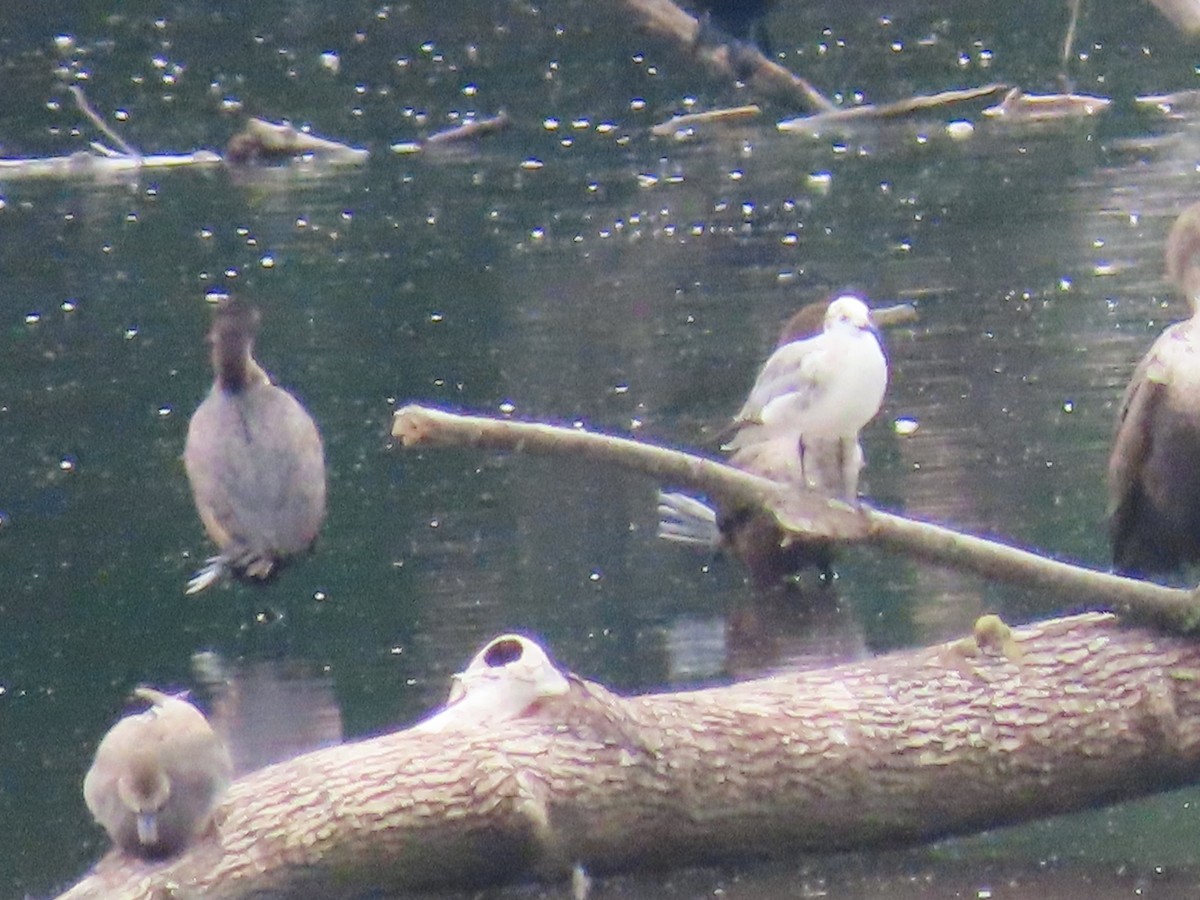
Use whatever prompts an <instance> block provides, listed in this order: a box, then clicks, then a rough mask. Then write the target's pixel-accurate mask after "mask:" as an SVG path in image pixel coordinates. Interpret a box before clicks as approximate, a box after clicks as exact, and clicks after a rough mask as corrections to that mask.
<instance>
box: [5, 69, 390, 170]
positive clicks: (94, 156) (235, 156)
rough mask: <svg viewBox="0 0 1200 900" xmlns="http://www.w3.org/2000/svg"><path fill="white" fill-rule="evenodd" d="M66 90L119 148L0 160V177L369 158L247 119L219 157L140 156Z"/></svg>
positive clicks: (78, 91) (206, 153) (77, 93)
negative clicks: (265, 161)
mask: <svg viewBox="0 0 1200 900" xmlns="http://www.w3.org/2000/svg"><path fill="white" fill-rule="evenodd" d="M70 91H71V96H72V97H73V98H74V99H75V104H76V105H77V106H78V107H79V110H80V112H82V113H83V115H84V116H85V117H86V118H87V119H88V121H89V122H91V123H92V125H94V126H95V127H96V129H97V130H98V131H99V132H100V133H101V134H103V135H104V137H106V138H107V139H108V140H110V141H112V143H114V144H116V145H117V147H118V148H120V149H118V150H114V149H113V148H111V147H108V146H106V145H104V144H102V143H100V142H98V141H91V142H90V143H89V146H90V147H91V152H90V153H89V152H86V151H82V150H81V151H79V152H77V153H72V154H70V155H69V156H50V157H25V158H19V159H0V178H3V179H6V180H10V181H11V180H16V179H28V178H88V179H105V178H127V177H129V176H130V175H137V174H138V173H140V172H142V171H143V170H147V171H148V170H158V169H176V168H180V167H186V166H213V165H218V164H220V163H222V162H226V163H231V164H238V163H246V162H252V161H260V160H283V159H301V160H305V161H309V160H319V161H320V162H321V163H323V164H338V165H347V164H349V165H361V164H362V163H364V162H366V160H367V157H368V156H369V155H370V154H369V152H368V151H367V150H363V149H359V148H357V147H351V146H349V145H347V144H343V143H341V142H340V141H333V140H329V139H327V138H322V137H318V136H317V135H314V134H310V133H308V132H306V131H300V130H297V129H296V128H294V127H292V126H291V125H290V124H288V123H286V122H285V123H282V124H275V123H273V122H267V121H265V120H263V119H250V120H249V121H248V122H247V123H246V125H245V127H244V128H243V130H242V131H240V132H238V133H237V134H235V135H234V136H233V137H232V138H231V139H230V141H229V144H228V146H227V147H226V150H225V156H224V157H222V156H221V155H219V154H217V153H214V152H213V151H211V150H195V151H193V152H191V153H156V154H150V155H145V154H143V153H142V152H141V151H140V150H138V149H137V148H135V147H133V146H132V145H131V144H129V143H128V142H126V141H125V139H124V138H122V137H121V136H120V135H119V134H117V132H116V131H115V130H114V129H113V128H112V126H110V125H109V124H108V123H107V122H105V121H104V119H103V118H101V116H100V114H99V113H97V112H96V110H95V109H93V108H92V106H91V104H89V103H88V101H87V97H86V96H84V93H83V89H82V88H80V87H79V86H78V85H72V86H71V88H70Z"/></svg>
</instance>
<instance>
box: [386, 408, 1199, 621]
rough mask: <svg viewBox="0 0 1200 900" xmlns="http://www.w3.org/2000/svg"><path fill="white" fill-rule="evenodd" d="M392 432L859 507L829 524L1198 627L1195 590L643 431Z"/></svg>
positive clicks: (714, 489)
mask: <svg viewBox="0 0 1200 900" xmlns="http://www.w3.org/2000/svg"><path fill="white" fill-rule="evenodd" d="M392 434H393V436H394V437H396V438H398V439H399V440H400V441H401V442H402V443H403V444H404V445H406V446H413V445H434V446H438V445H442V446H452V445H466V446H472V447H480V448H486V449H492V450H519V451H522V452H526V453H539V454H551V455H557V454H564V455H570V456H571V457H573V458H576V459H578V458H580V457H583V458H587V459H592V460H595V461H597V462H602V463H607V464H613V465H619V466H623V467H624V468H628V469H633V470H635V471H638V472H642V473H644V474H646V475H649V476H651V477H653V478H657V479H658V480H660V481H663V482H666V483H669V484H673V485H679V486H682V487H686V488H689V489H691V490H695V491H698V492H701V493H705V494H709V495H710V496H712V497H714V498H715V499H717V500H718V501H719V502H723V503H732V504H737V505H751V504H754V505H765V506H766V507H767V508H768V509H770V510H771V511H772V512H773V513H775V515H776V517H777V518H778V519H779V521H780V526H781V527H783V528H784V529H785V530H786V529H789V528H790V529H791V530H792V531H793V532H794V533H796V534H797V535H798V536H800V537H803V536H805V535H806V533H808V532H807V531H806V528H805V522H807V521H815V520H817V519H824V518H826V517H827V516H826V513H825V512H824V511H825V510H826V509H827V510H828V515H831V516H833V517H835V521H836V520H842V521H847V520H848V519H849V517H861V519H862V525H861V527H859V528H858V529H855V528H853V527H851V526H850V524H849V522H847V527H844V528H838V527H836V526H835V527H834V528H833V529H829V528H823V529H822V530H821V531H820V532H818V533H819V534H820V535H821V536H825V535H828V534H829V533H830V531H831V530H834V531H836V533H839V534H843V535H856V534H857V535H861V536H862V537H863V538H864V539H866V540H869V541H871V542H872V543H874V544H877V545H879V546H881V547H884V548H886V549H889V550H892V551H895V552H899V553H905V554H908V555H910V556H914V557H917V558H920V559H924V560H927V561H929V562H935V563H938V564H940V565H945V566H951V567H954V568H961V569H967V570H969V571H972V572H975V573H977V574H979V575H983V576H984V577H987V578H992V579H996V580H1000V581H1009V582H1016V583H1021V584H1027V585H1030V586H1033V587H1037V588H1040V589H1042V590H1045V591H1050V592H1053V593H1055V594H1056V595H1058V596H1060V597H1063V598H1066V599H1069V600H1070V601H1071V602H1072V603H1075V604H1079V605H1084V606H1089V607H1092V608H1096V609H1110V610H1115V611H1118V612H1121V613H1123V614H1126V615H1129V616H1131V617H1134V618H1136V619H1138V620H1140V621H1143V622H1148V623H1153V624H1156V625H1159V626H1161V627H1165V628H1168V629H1170V630H1174V631H1179V632H1181V633H1192V632H1194V631H1195V630H1196V629H1197V627H1200V602H1198V600H1197V597H1196V594H1195V592H1194V591H1185V590H1179V589H1176V588H1167V587H1162V586H1160V585H1156V584H1151V583H1150V582H1146V581H1138V580H1136V579H1132V578H1123V577H1121V576H1118V575H1112V574H1109V573H1107V572H1098V571H1095V570H1093V569H1086V568H1083V567H1081V566H1075V565H1071V564H1069V563H1064V562H1059V561H1057V560H1053V559H1048V558H1046V557H1044V556H1040V555H1038V554H1036V553H1031V552H1029V551H1027V550H1020V549H1017V548H1015V547H1011V546H1009V545H1007V544H1003V543H1000V542H998V541H993V540H987V539H984V538H980V537H975V536H972V535H968V534H963V533H961V532H957V531H954V530H952V529H950V528H945V527H942V526H940V525H934V524H931V523H928V522H920V521H918V520H915V519H910V518H906V517H904V516H898V515H894V514H891V513H886V512H882V511H880V510H876V509H871V508H869V507H866V506H863V507H861V508H860V509H851V508H849V507H847V506H845V504H841V503H838V502H837V501H833V500H827V499H826V498H824V497H822V496H820V495H819V494H815V493H812V494H809V495H808V496H801V494H803V493H804V492H798V491H791V492H787V493H781V491H780V486H779V485H778V484H777V483H776V482H773V481H770V480H768V479H765V478H760V477H758V476H756V475H751V474H749V473H747V472H743V471H741V470H739V469H734V468H732V467H731V466H727V465H725V464H724V463H721V462H718V461H716V460H713V459H707V458H705V457H701V456H695V455H693V454H690V453H682V452H680V451H677V450H671V449H668V448H666V447H658V446H654V445H651V444H647V443H644V442H641V441H634V440H630V439H627V438H617V437H612V436H609V435H603V434H596V433H594V432H588V431H584V430H582V429H576V428H563V427H557V426H553V425H543V424H538V423H527V422H514V421H511V420H508V419H495V418H489V417H484V416H464V415H456V414H453V413H447V412H443V411H440V410H435V409H429V408H426V407H421V406H406V407H404V408H403V409H401V410H400V411H399V412H397V413H396V417H395V420H394V422H393V426H392Z"/></svg>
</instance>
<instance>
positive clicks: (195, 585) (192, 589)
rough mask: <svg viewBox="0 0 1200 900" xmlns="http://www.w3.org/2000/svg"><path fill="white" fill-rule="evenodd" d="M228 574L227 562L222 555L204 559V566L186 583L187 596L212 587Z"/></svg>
mask: <svg viewBox="0 0 1200 900" xmlns="http://www.w3.org/2000/svg"><path fill="white" fill-rule="evenodd" d="M229 575H230V571H229V563H228V562H227V561H226V559H225V557H224V556H213V557H210V558H208V559H206V560H205V561H204V568H202V569H199V570H198V571H197V572H196V574H195V575H193V576H192V577H191V580H190V581H188V583H187V590H186V591H185V592H184V593H186V594H187V595H188V596H191V595H192V594H198V593H200V592H201V591H203V590H206V589H208V588H210V587H212V586H213V585H214V584H216V583H217V582H219V581H224V580H225V579H226V578H228V577H229Z"/></svg>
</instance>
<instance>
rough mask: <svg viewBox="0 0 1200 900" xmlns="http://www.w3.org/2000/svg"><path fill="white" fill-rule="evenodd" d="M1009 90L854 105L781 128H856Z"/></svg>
mask: <svg viewBox="0 0 1200 900" xmlns="http://www.w3.org/2000/svg"><path fill="white" fill-rule="evenodd" d="M1005 90H1007V85H1003V84H988V85H984V86H983V87H977V88H963V89H961V90H953V91H942V92H941V93H938V94H922V95H918V96H916V97H905V98H904V99H903V100H897V101H895V102H894V103H866V104H863V105H862V106H850V107H846V108H845V109H835V110H832V111H830V112H819V113H815V114H813V115H811V116H800V117H799V118H796V119H788V120H786V121H784V122H780V123H779V125H778V128H779V130H780V131H783V132H792V133H795V132H800V133H811V132H814V131H819V130H821V129H822V128H829V127H831V126H835V125H852V124H856V123H859V122H863V121H868V120H883V119H898V118H902V117H904V116H911V115H912V114H913V113H917V112H924V111H926V110H930V109H940V108H942V107H946V106H953V105H955V104H958V103H966V102H968V101H972V100H982V99H985V98H987V97H991V96H994V95H995V94H998V93H1000V92H1002V91H1005Z"/></svg>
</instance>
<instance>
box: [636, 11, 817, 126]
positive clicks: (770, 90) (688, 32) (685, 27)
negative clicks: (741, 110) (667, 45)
mask: <svg viewBox="0 0 1200 900" xmlns="http://www.w3.org/2000/svg"><path fill="white" fill-rule="evenodd" d="M621 3H622V5H623V6H625V8H626V9H627V10H628V11H629V12H630V13H632V14H633V15H634V16H635V17H636V21H637V23H638V24H639V25H640V26H641V28H642V30H644V31H646V32H647V33H649V34H652V35H654V36H656V37H659V38H663V39H665V40H668V41H670V42H672V43H673V44H675V46H676V47H678V48H680V49H682V50H684V51H685V52H687V53H690V54H691V55H692V56H693V57H694V58H695V59H697V60H698V61H699V62H700V63H701V64H702V65H704V66H705V67H706V68H708V69H709V70H710V71H712V72H714V73H716V74H717V75H719V76H721V77H723V78H728V79H730V80H733V81H743V82H745V83H746V84H747V86H748V87H749V88H750V89H751V90H752V91H755V92H757V93H760V94H762V95H764V96H769V97H778V98H780V99H782V100H786V101H788V102H790V103H794V104H797V105H799V106H801V107H803V108H806V109H815V110H826V111H828V110H834V109H837V107H836V106H835V105H834V104H833V102H832V101H830V100H829V99H828V98H826V97H825V95H824V94H822V93H821V92H820V91H818V90H817V89H816V88H815V87H813V86H812V84H810V83H809V82H808V81H807V80H805V79H804V78H801V77H800V76H799V75H796V74H794V73H792V72H789V71H788V70H787V69H785V68H784V67H783V66H781V65H779V64H778V63H776V62H772V61H771V60H769V59H767V58H766V57H765V56H763V55H762V53H760V52H759V51H758V50H757V49H756V48H755V47H753V46H750V45H748V44H739V45H737V46H733V45H730V44H707V43H704V42H702V41H700V40H698V37H699V34H700V23H699V22H698V21H697V20H696V19H695V17H693V16H690V15H688V14H687V13H686V12H684V11H683V10H682V9H680V8H679V7H678V6H676V5H675V4H674V3H672V2H671V0H621Z"/></svg>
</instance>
